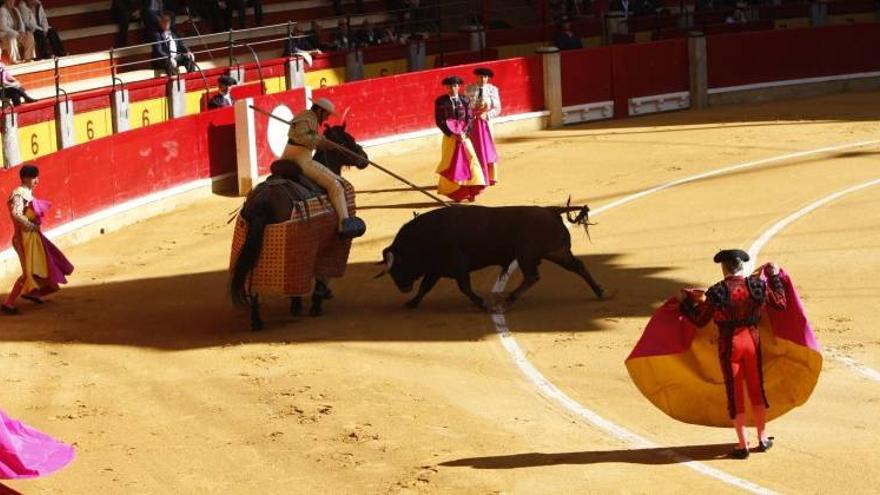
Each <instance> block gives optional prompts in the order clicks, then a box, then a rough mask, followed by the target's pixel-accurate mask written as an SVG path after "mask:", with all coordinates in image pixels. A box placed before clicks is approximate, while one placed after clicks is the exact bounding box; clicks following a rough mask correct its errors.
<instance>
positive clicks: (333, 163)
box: [313, 123, 370, 176]
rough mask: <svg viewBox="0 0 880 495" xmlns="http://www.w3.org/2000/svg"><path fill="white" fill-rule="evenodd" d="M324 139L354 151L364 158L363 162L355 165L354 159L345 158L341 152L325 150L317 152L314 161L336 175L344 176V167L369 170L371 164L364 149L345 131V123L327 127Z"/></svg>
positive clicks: (359, 161)
mask: <svg viewBox="0 0 880 495" xmlns="http://www.w3.org/2000/svg"><path fill="white" fill-rule="evenodd" d="M324 137H325V138H326V139H329V140H330V141H331V142H334V143H336V144H339V145H341V146H342V147H344V148H345V149H347V150H350V151H353V152H354V153H356V154H357V155H359V156H361V157H363V160H358V161H355V163H351V161H352V159H351V158H349V157H347V156H345V155H344V154H343V153H342V152H340V151H339V150H335V149H334V150H329V151H334V152H333V153H330V152H329V151H328V150H323V149H319V150H316V151H315V155H314V157H313V160H315V161H316V162H318V163H320V164H322V165H324V166H325V167H327V168H329V169H330V170H331V171H332V172H333V173H334V174H336V175H338V176H342V167H343V166H354V167H357V168H358V169H359V170H363V169H365V168H367V166H368V165H369V164H370V162H369V160H368V159H367V154H366V152H365V151H364V149H363V147H361V145H359V144H357V142H356V141H355V139H354V137H352V135H351V134H349V133H348V132H346V131H345V123H343V124H342V125H334V126H329V125H325V126H324Z"/></svg>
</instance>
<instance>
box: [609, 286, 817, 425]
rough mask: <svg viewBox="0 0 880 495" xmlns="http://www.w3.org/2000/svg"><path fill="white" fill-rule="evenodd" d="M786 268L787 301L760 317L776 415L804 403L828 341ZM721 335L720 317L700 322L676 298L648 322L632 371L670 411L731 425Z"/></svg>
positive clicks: (768, 385) (638, 382)
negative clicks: (816, 330) (823, 341)
mask: <svg viewBox="0 0 880 495" xmlns="http://www.w3.org/2000/svg"><path fill="white" fill-rule="evenodd" d="M780 275H781V279H782V283H783V285H784V286H785V296H786V302H787V304H786V308H785V309H784V310H776V309H773V308H771V307H769V306H768V307H767V308H766V309H765V311H764V314H766V315H767V317H766V318H762V319H761V323H760V324H759V330H760V332H761V350H762V353H763V361H764V362H763V368H764V388H765V391H766V393H767V399H768V401H769V403H770V408H769V409H767V419H768V420H770V419H773V418H776V417H779V416H781V415H783V414H785V413H786V412H788V411H789V410H791V409H792V408H794V407H797V406H800V405H802V404H804V403H805V402H806V401H807V399H808V398H809V397H810V395H811V394H812V392H813V389H814V387H815V385H816V383H817V381H818V379H819V373H820V371H821V369H822V354H821V349H820V347H819V344H818V342H816V338H815V336H814V334H813V329H812V327H810V323H809V321H807V317H806V314H805V312H804V307H803V304H802V303H801V299H800V297H799V296H798V293H797V291H796V290H795V288H794V284H793V283H792V281H791V278H790V277H789V276H788V274H786V273H785V272H784V271H782V272H781V274H780ZM717 341H718V328H717V327H716V326H715V324H714V323H710V324H709V325H707V326H706V327H705V328H703V329H698V328H696V327H695V326H694V325H693V324H691V322H690V320H688V319H687V318H686V317H685V316H684V315H682V314H681V312H680V311H679V310H678V300H677V299H676V298H671V299H669V300H668V301H666V302H665V303H664V304H663V305H662V306H661V307H660V308H658V309H657V311H656V312H655V313H654V316H653V317H652V318H651V320H650V321H649V322H648V325H647V327H646V328H645V330H644V332H643V333H642V337H641V338H640V339H639V341H638V343H637V344H636V346H635V348H634V349H633V351H632V353H630V355H629V357H628V358H627V359H626V367H627V371H629V374H630V377H631V378H632V380H633V383H634V384H635V385H636V387H638V389H639V391H641V392H642V394H643V395H644V396H645V397H646V398H647V399H648V400H650V401H651V403H652V404H654V405H655V406H656V407H657V408H659V409H660V410H661V411H663V412H664V413H666V414H668V415H669V416H671V417H673V418H675V419H678V420H680V421H683V422H685V423H692V424H700V425H705V426H730V419H729V417H728V414H727V396H726V393H725V389H724V378H723V376H722V372H721V364H720V362H719V358H718V351H717ZM747 407H748V405H747Z"/></svg>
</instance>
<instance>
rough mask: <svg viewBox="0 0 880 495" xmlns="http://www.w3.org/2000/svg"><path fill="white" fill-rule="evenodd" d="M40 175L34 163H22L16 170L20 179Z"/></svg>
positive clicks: (33, 177)
mask: <svg viewBox="0 0 880 495" xmlns="http://www.w3.org/2000/svg"><path fill="white" fill-rule="evenodd" d="M39 176H40V169H38V168H37V166H36V165H30V164H28V165H22V166H21V170H19V171H18V177H19V178H21V179H35V178H37V177H39Z"/></svg>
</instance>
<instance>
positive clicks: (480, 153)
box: [470, 118, 498, 184]
mask: <svg viewBox="0 0 880 495" xmlns="http://www.w3.org/2000/svg"><path fill="white" fill-rule="evenodd" d="M470 138H471V142H472V143H474V151H475V152H476V153H477V160H479V161H480V166H481V167H483V174H484V175H485V176H486V177H493V176H494V174H493V173H492V172H491V171H490V170H489V165H491V164H495V163H498V152H497V151H496V150H495V142H494V140H493V139H492V130H491V129H490V127H489V122H488V121H486V120H483V119H480V118H477V119H474V125H473V127H472V128H471V132H470ZM490 183H491V184H494V183H495V180H494V179H492V180H490Z"/></svg>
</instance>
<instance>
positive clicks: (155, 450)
mask: <svg viewBox="0 0 880 495" xmlns="http://www.w3.org/2000/svg"><path fill="white" fill-rule="evenodd" d="M877 108H880V93H867V94H847V95H839V96H833V97H825V98H819V99H813V100H802V101H795V102H784V103H770V104H763V105H753V106H742V107H737V108H718V109H712V110H708V111H702V112H696V111H693V112H690V111H689V112H682V113H675V114H667V115H657V116H650V117H644V118H638V119H628V120H619V121H613V122H605V123H599V124H593V125H585V126H580V127H571V128H566V129H565V130H560V131H544V132H537V133H534V134H528V135H519V136H516V137H512V138H508V139H504V140H502V142H501V143H500V149H501V151H502V153H503V170H502V173H503V176H502V183H501V184H500V185H499V186H497V187H495V188H492V189H491V190H489V191H488V192H486V193H485V194H484V195H482V196H481V197H480V203H481V204H487V205H506V204H561V203H563V202H564V201H565V199H566V197H567V196H568V195H569V194H571V195H572V196H573V198H574V200H575V202H577V203H580V202H588V203H589V204H590V205H591V207H593V208H594V209H597V208H599V207H601V206H602V205H609V204H611V202H613V201H615V200H618V199H620V198H624V197H626V196H628V195H630V194H633V193H636V192H639V191H642V190H645V189H648V188H651V187H653V186H657V185H660V184H664V183H667V182H669V181H672V180H675V179H680V178H685V177H689V176H693V175H695V174H699V173H701V172H706V171H710V170H714V169H718V168H721V167H726V166H730V165H735V164H740V163H745V162H750V161H754V160H759V159H764V158H773V157H779V156H782V155H788V154H791V153H794V152H799V151H805V150H815V149H817V148H821V147H839V146H842V145H847V144H850V143H856V142H860V141H871V140H874V141H873V144H869V145H866V146H863V147H845V148H839V149H836V150H828V151H825V152H817V153H811V154H806V155H802V156H796V157H791V158H789V159H785V160H776V161H769V162H766V163H763V164H761V163H759V164H755V165H752V166H748V167H744V168H741V169H739V170H736V171H732V172H730V173H726V174H720V175H716V176H710V177H706V178H703V179H700V180H696V181H693V182H689V183H686V184H682V185H678V186H675V187H670V188H668V189H665V190H662V191H658V192H656V193H654V194H650V195H646V196H643V197H640V198H637V199H634V200H633V201H631V202H629V203H626V204H623V205H620V206H617V207H614V208H610V209H608V210H607V211H604V212H602V213H601V215H597V216H596V217H595V219H596V221H597V222H599V225H597V226H595V227H593V228H592V229H591V234H592V237H593V241H592V243H590V242H589V241H588V240H587V239H586V237H585V236H584V235H583V234H581V233H579V232H575V233H574V234H573V238H574V240H575V248H574V249H575V252H576V254H578V255H579V256H582V257H583V259H584V260H585V262H586V264H587V266H588V268H589V269H590V270H591V271H592V273H593V274H594V275H595V276H596V277H597V278H599V279H600V281H601V282H602V283H604V284H605V285H606V286H608V287H614V288H617V289H619V290H620V294H619V296H618V297H617V299H615V300H613V301H610V302H598V301H595V300H594V299H593V298H592V297H591V295H590V293H589V291H588V289H587V287H586V286H584V285H583V284H582V282H581V281H580V280H579V279H578V278H577V277H575V276H573V275H571V274H569V273H566V272H564V271H562V270H561V269H558V268H556V267H555V266H550V265H548V264H545V265H543V266H542V274H543V279H542V280H541V282H540V283H539V284H538V285H537V286H535V287H534V288H533V289H532V290H531V291H530V292H529V293H528V294H527V295H526V296H525V297H524V298H523V299H522V300H521V301H520V302H519V303H518V304H517V305H516V306H514V307H513V308H512V310H511V311H509V313H508V314H507V323H508V325H509V327H510V330H511V332H512V335H513V337H514V338H515V340H516V342H518V344H519V346H520V348H521V349H522V351H523V352H524V355H525V356H526V358H527V359H528V360H529V361H530V362H531V363H532V364H533V365H534V367H535V368H536V369H537V370H538V371H539V372H540V373H542V374H543V375H544V377H546V379H547V380H549V381H550V382H552V383H553V384H554V385H556V386H557V387H559V389H560V390H562V391H563V392H564V393H566V394H568V395H569V396H570V397H571V398H572V399H574V400H575V401H577V402H578V403H579V404H580V405H582V406H583V407H584V408H587V409H589V410H590V411H592V412H594V413H595V414H596V415H598V416H599V417H601V418H604V419H605V420H608V421H610V422H612V423H613V424H614V425H617V426H619V427H622V428H625V429H626V430H628V431H630V432H632V433H634V434H636V435H638V436H639V437H641V438H643V439H646V440H648V441H650V442H652V444H650V445H648V444H646V443H639V442H638V441H635V442H634V441H633V440H632V438H626V437H621V436H620V431H618V435H617V436H615V435H614V434H611V433H609V432H608V431H607V428H606V429H601V428H599V427H597V426H595V425H594V424H592V423H590V422H588V421H585V420H583V419H582V418H580V417H578V416H576V415H574V414H573V413H571V412H570V411H568V410H566V409H565V408H563V407H562V406H561V405H559V404H558V403H557V402H554V401H552V400H550V399H548V398H545V396H543V395H541V394H540V393H539V392H538V389H537V388H536V387H535V385H534V384H533V383H532V382H531V381H530V380H529V379H528V378H527V377H526V376H525V375H524V374H523V373H522V372H521V371H520V369H519V368H518V367H517V366H516V364H515V363H514V360H513V358H512V357H511V355H510V354H509V353H508V351H507V350H506V348H505V347H504V346H503V345H502V344H501V341H500V339H499V337H498V336H497V335H496V328H495V326H494V325H493V321H492V319H491V318H490V316H489V315H487V314H484V313H480V312H478V311H477V310H476V309H473V308H472V307H471V306H470V305H469V304H468V302H467V301H466V300H465V298H464V297H463V296H462V295H461V294H460V293H459V292H458V290H457V288H456V287H455V284H454V283H453V282H451V281H443V282H441V283H440V284H438V287H437V288H436V289H435V290H434V291H433V292H432V293H431V294H430V295H429V296H428V297H427V298H426V300H425V302H424V303H423V305H422V307H421V308H420V309H419V310H417V311H408V310H405V309H403V308H402V304H403V302H404V300H405V296H403V295H401V294H399V293H397V291H396V290H395V289H394V288H393V287H392V283H391V281H390V280H388V279H381V280H373V279H372V276H373V275H374V274H375V273H376V271H377V268H376V267H375V266H373V263H374V262H375V261H377V260H378V259H379V257H380V251H381V249H382V248H383V247H384V246H386V245H387V244H389V243H390V240H391V238H392V237H393V235H394V234H395V232H396V231H397V229H398V228H399V227H400V225H402V224H403V223H404V222H406V221H407V220H408V219H410V218H411V216H412V212H413V211H423V210H425V209H426V208H429V207H431V205H430V204H428V203H425V201H424V200H425V199H426V198H424V197H423V196H421V195H419V194H417V193H414V192H410V191H407V190H405V189H404V188H402V187H401V186H400V185H399V184H397V183H395V182H393V181H392V180H391V179H389V178H386V177H385V176H384V175H381V174H380V173H379V172H377V171H376V170H367V171H363V172H361V171H351V172H349V174H348V177H350V178H351V180H352V181H353V182H354V184H355V186H356V188H357V189H358V190H359V196H358V202H359V204H360V206H361V213H360V214H361V215H362V216H363V217H364V218H365V219H366V221H367V224H368V225H369V233H368V235H367V236H366V237H365V238H363V239H361V240H359V241H357V242H356V244H355V249H354V250H353V253H352V258H351V265H350V271H349V273H348V275H347V276H346V277H345V278H344V279H343V280H341V281H340V282H338V283H337V284H336V286H335V291H336V293H337V297H336V299H335V300H333V301H330V302H329V303H328V305H327V308H326V309H327V314H326V316H325V317H323V318H321V319H311V318H307V317H303V318H292V317H290V316H287V315H286V304H285V303H284V302H283V301H281V300H276V301H273V302H271V303H270V304H269V306H268V308H267V309H266V314H265V316H266V318H267V320H268V324H269V327H268V329H267V330H266V331H264V332H262V333H251V332H249V331H248V323H247V319H246V316H245V315H244V314H241V313H238V312H237V311H235V310H234V309H233V308H232V307H231V306H230V304H229V303H228V302H227V301H226V299H225V287H226V278H227V276H226V269H225V267H226V265H227V260H228V255H229V245H230V238H231V233H232V228H231V226H230V225H227V224H226V220H227V218H228V213H229V212H230V211H231V210H233V209H234V208H236V207H237V206H238V205H239V204H240V202H241V200H240V199H237V198H226V197H219V196H218V197H213V198H210V199H208V200H205V201H201V202H199V203H198V204H194V205H192V206H189V207H186V208H183V209H181V210H179V211H177V212H175V213H173V214H170V215H165V216H162V217H158V218H155V219H153V220H150V221H147V222H144V223H140V224H137V225H134V226H132V227H129V228H126V229H124V230H123V231H120V232H116V233H113V234H109V235H106V236H104V237H103V238H101V239H98V240H95V241H93V242H89V243H87V244H85V245H80V246H77V247H74V248H71V249H68V250H67V253H68V254H69V256H70V258H71V259H72V260H73V261H74V263H75V264H76V265H77V269H78V271H77V273H76V275H75V277H74V278H73V283H72V285H71V286H70V287H68V288H67V289H65V290H64V291H63V292H62V293H61V294H60V295H59V296H57V297H55V298H54V299H53V300H52V301H51V302H50V303H48V304H46V305H44V306H42V307H34V306H32V305H28V304H26V303H22V305H21V307H22V309H23V311H24V312H25V316H23V317H19V318H4V319H2V320H0V363H2V369H3V372H2V375H0V383H2V386H0V407H2V408H3V409H5V410H6V412H7V413H8V414H10V415H11V416H13V417H17V418H20V419H22V420H25V421H26V422H29V423H31V424H33V425H35V426H37V427H39V428H40V429H42V430H44V431H46V432H49V433H51V434H52V435H55V436H57V437H59V438H61V439H64V440H66V441H69V442H73V443H75V444H76V446H77V449H78V458H77V459H76V461H75V462H74V463H73V464H72V465H71V466H70V467H68V468H67V469H65V470H64V471H62V472H60V473H58V474H56V475H54V476H51V477H49V478H46V479H41V480H33V481H23V482H7V483H6V484H7V485H8V486H9V487H10V488H13V489H15V490H18V491H20V492H23V493H65V494H67V493H70V494H73V493H89V494H94V493H125V494H135V493H145V494H147V493H148V494H157V493H260V494H263V493H456V494H459V493H477V494H486V493H588V492H606V493H607V492H611V493H618V492H641V493H646V492H650V493H658V492H659V493H681V492H683V491H689V492H709V491H711V492H712V493H724V492H734V491H741V489H742V486H743V485H742V483H744V482H751V483H754V484H755V485H757V487H756V488H765V489H769V490H774V491H779V492H789V493H835V492H837V493H841V492H846V493H853V494H854V493H867V492H871V491H874V490H876V489H877V488H876V487H877V486H880V458H878V456H877V455H876V453H877V450H878V449H880V430H878V429H877V426H876V418H877V414H878V411H880V381H878V378H877V377H875V378H871V377H870V376H868V375H867V373H870V370H871V369H872V370H878V369H880V336H878V333H877V329H876V327H875V326H874V324H872V323H871V321H872V320H871V319H870V308H871V307H872V306H873V304H877V303H878V302H880V280H878V279H877V276H876V275H877V273H878V271H880V185H878V186H875V187H869V188H866V189H863V190H861V191H858V192H854V193H852V194H849V195H847V196H844V197H842V198H840V199H838V200H836V201H833V202H831V203H828V204H827V205H825V206H823V207H820V208H818V209H816V210H815V211H813V212H811V213H809V214H807V215H806V216H804V217H802V218H800V219H799V220H797V221H795V222H794V223H792V224H791V225H790V226H788V227H787V228H785V229H784V230H782V231H781V232H779V234H778V235H776V236H774V237H772V238H771V239H770V240H769V242H768V243H767V245H766V247H765V248H764V249H763V251H762V254H761V260H763V261H766V260H774V261H777V262H778V263H780V264H781V265H783V266H784V267H785V268H787V269H788V270H789V271H790V272H791V273H792V274H793V276H794V278H795V281H796V283H797V285H798V287H799V289H800V291H801V293H802V295H803V296H804V298H805V300H806V304H807V309H808V312H809V314H810V316H811V320H812V322H813V324H814V327H815V328H816V330H817V333H818V337H819V339H820V341H821V342H822V344H823V345H825V346H826V347H827V348H828V349H826V350H827V351H828V352H826V361H825V367H824V370H823V374H822V377H821V379H820V382H819V385H818V387H817V389H816V391H815V393H814V395H813V397H812V399H811V400H810V402H808V403H807V404H806V406H804V407H802V408H800V409H797V410H795V411H793V412H792V413H790V414H788V415H786V416H784V417H783V418H781V419H779V420H777V421H775V422H773V423H771V425H770V431H771V434H773V435H775V436H776V439H777V447H775V448H774V450H773V451H771V452H770V453H768V454H762V455H754V456H752V458H751V459H749V460H748V461H745V462H743V461H734V460H728V459H721V458H719V457H720V456H723V455H724V454H725V453H726V452H727V451H728V450H729V448H730V443H731V441H732V440H733V438H734V437H733V431H732V430H726V429H711V428H701V427H695V426H689V425H684V424H680V423H677V422H675V421H673V420H671V419H669V418H667V417H666V416H664V415H663V414H662V413H661V412H659V411H658V410H656V409H654V408H653V407H652V406H651V405H650V404H649V403H648V402H647V401H646V400H645V399H644V398H643V397H642V396H641V395H640V394H639V392H638V391H637V390H636V389H635V387H634V386H633V385H632V383H631V382H630V380H629V377H628V375H627V373H626V369H625V368H624V366H623V360H624V358H625V357H626V356H627V354H628V353H629V351H630V349H631V348H632V346H633V344H634V343H635V341H636V340H637V339H638V337H639V335H640V334H641V329H642V327H643V326H644V325H645V323H646V321H647V318H648V317H649V315H650V314H651V312H652V310H653V308H655V307H656V306H657V305H658V304H659V303H660V302H662V301H663V300H664V299H665V298H667V297H669V296H670V295H672V294H674V292H675V291H676V290H677V289H678V288H679V287H682V286H694V285H706V284H708V283H709V282H713V281H715V280H716V279H717V278H718V273H717V272H718V269H717V267H716V266H715V265H714V264H713V263H712V262H711V256H712V255H713V254H714V252H715V251H716V249H718V248H720V247H730V246H736V245H738V246H742V247H744V248H745V247H748V246H749V245H750V244H751V242H752V241H754V240H755V239H756V238H758V237H759V236H760V235H761V234H762V233H763V232H764V231H766V230H767V229H768V228H770V227H771V226H772V225H773V224H774V223H776V222H777V221H779V220H781V219H783V218H784V217H786V216H787V215H790V214H792V213H794V212H796V211H798V210H800V209H801V208H803V207H805V206H807V205H809V204H810V203H812V202H814V201H816V200H819V199H821V198H823V197H825V196H827V195H829V194H832V193H834V192H837V191H841V190H844V189H846V188H848V187H850V186H854V185H858V184H862V183H865V182H867V181H870V180H873V179H877V178H878V174H880V172H878V171H880V167H878V165H880V162H878V158H880V120H878V117H877ZM435 155H436V150H434V149H425V150H424V151H423V152H419V153H410V154H407V155H401V156H390V157H384V158H382V159H381V162H382V163H383V164H386V166H389V167H393V168H394V169H395V170H397V171H399V172H400V173H402V174H404V175H406V176H407V177H409V178H411V179H413V180H415V181H417V182H418V183H419V184H424V185H432V184H433V183H434V176H433V174H432V170H433V167H434V165H435V163H434V159H435ZM47 199H51V198H47ZM496 274H497V273H496V270H494V269H491V270H486V271H483V272H480V273H478V274H476V276H475V282H474V285H475V287H477V288H478V291H480V292H483V293H487V292H488V291H489V290H490V288H491V286H492V283H493V282H494V277H495V275H496ZM518 279H519V275H516V276H514V279H513V281H512V283H517V282H518ZM2 282H3V287H4V289H5V287H6V286H7V285H8V284H9V283H10V282H11V281H9V280H3V281H2ZM846 358H850V359H851V360H854V361H851V362H844V360H845V359H846ZM859 363H860V365H862V366H865V367H868V368H870V369H864V368H859ZM871 418H874V419H871ZM654 444H656V446H654ZM659 446H662V447H671V448H672V449H673V451H675V452H677V453H678V454H680V455H683V456H686V457H688V458H690V459H693V460H695V461H699V464H698V465H697V466H692V467H695V468H689V467H688V466H689V465H685V464H682V463H680V462H675V461H671V460H669V457H668V456H665V455H663V454H662V452H660V451H661V450H662V449H659V448H658V447H659ZM706 467H708V468H711V470H707V469H704V468H706ZM699 470H702V471H699ZM707 473H709V474H707ZM713 474H714V477H713ZM724 474H726V475H728V476H727V477H724V476H722V475H724ZM719 478H724V479H719Z"/></svg>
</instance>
